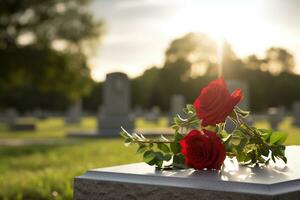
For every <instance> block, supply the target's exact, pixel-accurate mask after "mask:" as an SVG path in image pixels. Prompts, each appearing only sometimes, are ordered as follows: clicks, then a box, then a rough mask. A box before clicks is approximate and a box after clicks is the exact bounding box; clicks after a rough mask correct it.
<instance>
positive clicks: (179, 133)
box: [120, 105, 287, 169]
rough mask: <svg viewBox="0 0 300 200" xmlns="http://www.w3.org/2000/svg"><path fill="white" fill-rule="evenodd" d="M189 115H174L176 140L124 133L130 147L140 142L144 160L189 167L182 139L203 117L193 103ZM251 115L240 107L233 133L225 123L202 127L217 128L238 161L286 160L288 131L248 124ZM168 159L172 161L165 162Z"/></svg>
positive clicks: (213, 129)
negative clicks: (226, 127) (185, 163)
mask: <svg viewBox="0 0 300 200" xmlns="http://www.w3.org/2000/svg"><path fill="white" fill-rule="evenodd" d="M183 112H184V114H185V117H186V118H182V117H181V116H179V115H177V116H175V117H174V124H173V125H172V128H173V129H174V131H175V133H174V136H173V138H172V139H167V138H166V137H164V136H163V135H161V136H160V137H159V138H154V139H149V138H146V137H145V136H144V135H142V134H137V133H132V134H130V133H128V132H127V131H126V130H125V129H124V128H122V132H121V133H120V135H121V136H122V137H123V138H124V139H125V141H124V143H125V145H126V146H128V145H130V144H137V145H138V146H139V147H138V149H137V153H143V158H144V162H146V163H147V164H149V165H155V166H156V167H157V168H163V169H165V168H185V165H184V156H183V155H182V154H181V146H180V144H179V141H180V140H181V139H182V138H183V137H184V135H185V134H187V133H188V132H189V130H191V129H195V128H196V129H197V128H198V127H199V119H198V118H197V116H196V113H195V109H194V106H193V105H187V106H186V108H184V109H183ZM248 115H249V112H248V111H244V110H242V109H240V108H238V107H235V108H234V111H233V113H232V114H231V115H230V117H229V118H230V119H231V120H232V121H233V122H234V123H235V125H236V128H235V129H234V131H233V132H232V133H227V132H226V130H225V124H226V123H221V124H218V125H217V126H216V127H215V126H207V127H200V128H203V129H207V130H210V131H215V132H217V133H218V135H219V137H220V138H221V140H222V142H223V144H224V146H225V149H226V153H227V155H228V156H230V157H236V158H237V160H238V162H239V163H241V164H246V165H250V166H252V165H255V164H267V163H268V162H269V161H270V159H272V160H273V161H274V162H276V159H281V160H283V161H284V162H285V163H286V162H287V159H286V157H285V146H284V145H283V143H284V142H285V140H286V139H287V134H286V133H283V132H279V131H272V130H267V129H258V128H256V127H250V126H248V125H247V124H246V123H245V122H244V121H243V119H244V118H246V117H247V116H248ZM164 161H172V163H171V164H165V163H164Z"/></svg>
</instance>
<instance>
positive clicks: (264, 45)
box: [89, 0, 300, 81]
mask: <svg viewBox="0 0 300 200" xmlns="http://www.w3.org/2000/svg"><path fill="white" fill-rule="evenodd" d="M89 9H90V10H91V12H92V13H93V14H94V15H95V17H96V18H97V19H101V20H103V21H104V23H105V26H104V30H105V32H104V35H103V36H102V39H101V41H100V43H99V47H98V48H97V51H96V53H95V55H94V56H93V57H91V58H90V59H89V64H90V66H91V69H92V77H93V79H95V80H96V81H103V80H104V79H105V76H106V74H107V73H111V72H116V71H121V72H125V73H127V74H128V76H129V77H136V76H138V75H140V74H142V73H143V71H144V70H145V69H147V68H150V67H152V66H154V65H155V66H162V64H163V61H164V52H165V50H166V49H167V48H168V46H169V44H170V43H171V41H172V40H174V39H176V38H179V37H182V36H183V35H185V34H186V33H189V32H201V33H206V34H208V35H210V36H211V37H213V38H214V39H216V40H217V41H222V40H224V39H225V40H226V41H228V42H229V43H230V44H231V46H232V48H233V50H234V51H235V53H236V54H237V55H238V56H239V57H241V58H244V57H246V56H247V55H250V54H256V55H258V56H264V53H265V51H266V50H267V49H268V48H269V47H271V46H276V47H283V48H286V49H288V50H289V51H290V52H291V53H293V54H294V56H295V59H296V65H297V66H296V72H297V73H300V37H299V36H300V20H299V19H300V12H298V11H299V10H300V1H298V0H226V1H224V0H94V1H93V2H92V4H91V5H90V8H89Z"/></svg>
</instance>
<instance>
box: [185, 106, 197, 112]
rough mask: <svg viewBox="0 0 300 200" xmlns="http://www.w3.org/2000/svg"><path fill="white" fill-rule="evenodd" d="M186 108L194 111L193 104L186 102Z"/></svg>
mask: <svg viewBox="0 0 300 200" xmlns="http://www.w3.org/2000/svg"><path fill="white" fill-rule="evenodd" d="M186 108H187V109H188V111H192V112H194V111H195V107H194V105H193V104H187V105H186Z"/></svg>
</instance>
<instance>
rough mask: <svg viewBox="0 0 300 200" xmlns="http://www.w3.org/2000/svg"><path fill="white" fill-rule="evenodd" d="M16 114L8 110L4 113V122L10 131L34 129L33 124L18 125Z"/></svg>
mask: <svg viewBox="0 0 300 200" xmlns="http://www.w3.org/2000/svg"><path fill="white" fill-rule="evenodd" d="M17 118H18V112H17V110H16V109H13V108H10V109H8V110H7V111H6V115H5V121H6V124H7V126H8V128H9V130H10V131H33V130H35V129H36V126H35V124H34V123H28V122H27V123H19V122H18V121H17Z"/></svg>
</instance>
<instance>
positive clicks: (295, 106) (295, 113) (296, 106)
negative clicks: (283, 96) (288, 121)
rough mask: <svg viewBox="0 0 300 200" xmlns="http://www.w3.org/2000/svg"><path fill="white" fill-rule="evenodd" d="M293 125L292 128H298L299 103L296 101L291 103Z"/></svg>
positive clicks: (299, 119)
mask: <svg viewBox="0 0 300 200" xmlns="http://www.w3.org/2000/svg"><path fill="white" fill-rule="evenodd" d="M292 112H293V117H294V121H293V125H294V126H298V127H299V126H300V101H296V102H294V103H293V111H292Z"/></svg>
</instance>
